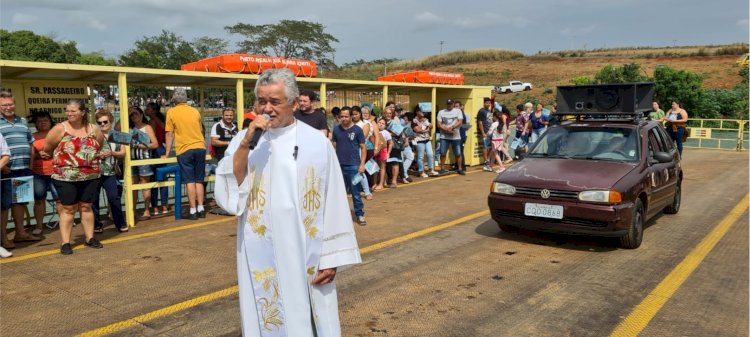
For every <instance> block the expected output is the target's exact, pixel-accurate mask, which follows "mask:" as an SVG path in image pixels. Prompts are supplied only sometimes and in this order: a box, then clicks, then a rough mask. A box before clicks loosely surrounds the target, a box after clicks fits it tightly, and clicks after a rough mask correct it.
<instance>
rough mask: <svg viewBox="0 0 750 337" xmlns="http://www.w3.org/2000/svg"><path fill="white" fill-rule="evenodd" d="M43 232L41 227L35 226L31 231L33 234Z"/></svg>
mask: <svg viewBox="0 0 750 337" xmlns="http://www.w3.org/2000/svg"><path fill="white" fill-rule="evenodd" d="M42 232H43V231H42V229H41V228H34V230H33V231H31V235H42Z"/></svg>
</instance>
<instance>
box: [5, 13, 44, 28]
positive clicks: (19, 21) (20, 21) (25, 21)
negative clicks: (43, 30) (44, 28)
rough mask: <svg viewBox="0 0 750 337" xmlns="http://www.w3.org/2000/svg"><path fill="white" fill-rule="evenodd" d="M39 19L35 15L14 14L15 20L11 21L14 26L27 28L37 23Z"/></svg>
mask: <svg viewBox="0 0 750 337" xmlns="http://www.w3.org/2000/svg"><path fill="white" fill-rule="evenodd" d="M38 19H39V18H38V17H36V16H34V15H28V14H23V13H15V14H13V18H12V19H11V21H12V22H13V24H14V25H19V26H25V25H29V24H32V23H35V22H36V21H37V20H38Z"/></svg>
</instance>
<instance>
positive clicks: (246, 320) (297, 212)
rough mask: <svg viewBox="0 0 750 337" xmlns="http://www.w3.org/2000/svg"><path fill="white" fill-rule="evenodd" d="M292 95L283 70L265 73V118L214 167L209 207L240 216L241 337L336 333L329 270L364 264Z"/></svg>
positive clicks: (327, 150)
mask: <svg viewBox="0 0 750 337" xmlns="http://www.w3.org/2000/svg"><path fill="white" fill-rule="evenodd" d="M298 94H299V89H298V88H297V83H296V80H295V78H294V75H293V74H292V73H291V71H289V70H288V69H274V70H268V71H265V72H263V74H262V75H261V76H260V77H259V78H258V80H257V82H256V85H255V96H256V98H257V102H256V106H255V109H256V113H258V114H259V115H260V114H264V115H266V116H267V117H269V118H268V119H266V118H263V117H261V116H259V117H258V118H256V119H255V121H253V122H252V123H251V124H250V126H249V127H248V128H247V131H246V132H244V133H242V134H238V135H237V137H235V138H234V139H233V140H232V142H231V143H230V145H229V147H228V148H227V152H226V154H225V157H224V159H222V160H221V161H220V162H219V166H218V167H217V170H216V175H217V176H216V188H215V195H216V201H217V203H218V204H219V205H220V206H221V207H222V208H223V209H224V210H226V211H227V212H229V213H231V214H236V215H237V216H238V218H237V224H238V226H237V275H238V282H239V289H240V294H239V297H240V315H241V318H242V333H243V336H245V337H248V336H293V337H297V336H319V337H328V336H340V335H341V327H340V323H339V315H338V302H337V299H336V283H335V281H334V278H335V276H336V270H337V268H338V267H342V266H346V265H351V264H356V263H359V262H361V261H362V260H361V257H360V255H359V247H358V246H357V240H356V237H355V233H354V228H353V226H352V218H351V214H350V211H349V203H348V200H347V197H346V190H345V187H344V180H343V175H342V173H341V169H340V166H339V163H338V160H337V158H336V153H335V151H334V149H333V147H332V145H331V143H330V142H329V141H328V139H327V138H326V137H325V136H324V135H323V134H322V133H320V131H318V130H315V129H313V128H312V127H310V126H308V125H307V124H305V123H298V122H297V120H295V119H294V116H293V111H294V110H295V109H296V108H297V96H298ZM259 132H262V133H261V136H260V138H259V139H257V144H256V143H255V142H254V141H253V137H254V136H255V135H256V134H257V133H259ZM251 145H254V146H253V147H254V148H253V149H252V150H251V149H250V146H251Z"/></svg>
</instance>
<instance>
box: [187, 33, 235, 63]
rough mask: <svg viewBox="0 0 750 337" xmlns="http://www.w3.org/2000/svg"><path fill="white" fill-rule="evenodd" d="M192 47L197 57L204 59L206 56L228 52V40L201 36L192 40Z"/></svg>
mask: <svg viewBox="0 0 750 337" xmlns="http://www.w3.org/2000/svg"><path fill="white" fill-rule="evenodd" d="M193 48H194V49H195V54H196V56H197V57H198V58H200V59H204V58H208V57H214V56H217V55H221V54H226V53H228V52H229V41H227V40H224V39H220V38H215V37H208V36H202V37H199V38H196V39H195V40H193Z"/></svg>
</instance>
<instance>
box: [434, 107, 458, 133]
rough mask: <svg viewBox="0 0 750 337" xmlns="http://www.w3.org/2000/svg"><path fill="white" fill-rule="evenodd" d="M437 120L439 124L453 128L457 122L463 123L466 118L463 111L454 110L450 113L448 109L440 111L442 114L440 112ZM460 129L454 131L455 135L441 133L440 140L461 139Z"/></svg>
mask: <svg viewBox="0 0 750 337" xmlns="http://www.w3.org/2000/svg"><path fill="white" fill-rule="evenodd" d="M437 120H438V123H442V124H443V126H451V125H453V124H454V123H456V120H461V121H463V120H464V116H463V113H461V110H458V109H452V110H450V111H448V110H446V109H443V110H440V112H438V115H437ZM459 129H460V128H455V129H453V133H452V134H450V133H445V132H441V133H440V138H443V139H453V140H456V139H461V133H460V132H459ZM441 131H442V130H441Z"/></svg>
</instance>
